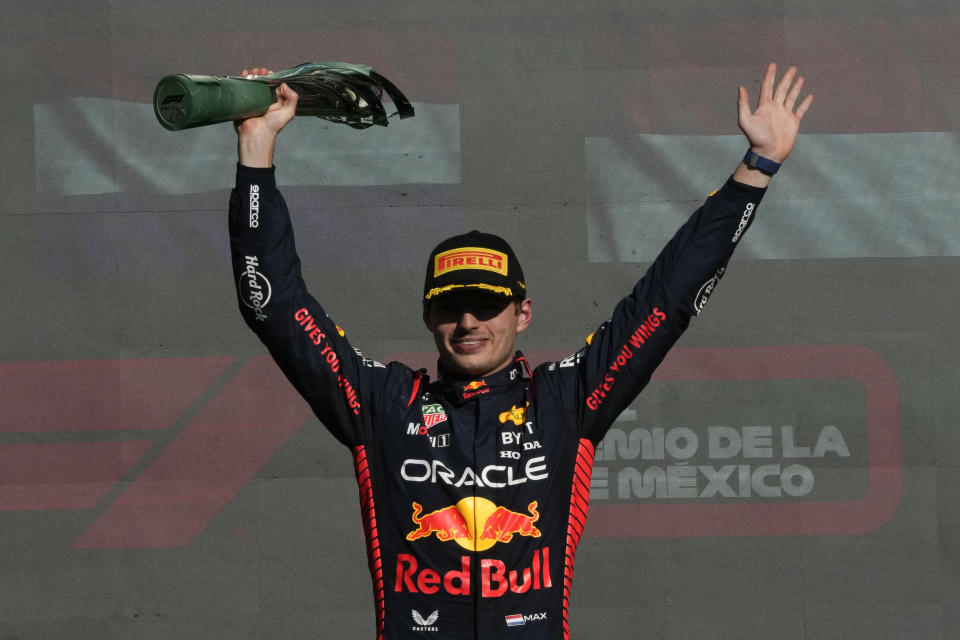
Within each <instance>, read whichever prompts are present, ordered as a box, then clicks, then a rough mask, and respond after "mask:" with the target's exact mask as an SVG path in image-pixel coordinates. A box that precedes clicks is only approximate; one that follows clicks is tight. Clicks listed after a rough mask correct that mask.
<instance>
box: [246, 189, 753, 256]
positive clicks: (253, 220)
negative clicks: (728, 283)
mask: <svg viewBox="0 0 960 640" xmlns="http://www.w3.org/2000/svg"><path fill="white" fill-rule="evenodd" d="M259 226H260V185H258V184H252V185H250V228H251V229H256V228H257V227H259ZM734 242H736V241H734Z"/></svg>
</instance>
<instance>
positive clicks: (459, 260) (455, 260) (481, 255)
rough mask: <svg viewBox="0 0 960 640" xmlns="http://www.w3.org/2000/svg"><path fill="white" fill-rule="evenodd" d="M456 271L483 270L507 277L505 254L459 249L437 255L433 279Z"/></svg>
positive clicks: (480, 249) (490, 250)
mask: <svg viewBox="0 0 960 640" xmlns="http://www.w3.org/2000/svg"><path fill="white" fill-rule="evenodd" d="M457 269H483V270H484V271H493V272H494V273H499V274H500V275H502V276H505V275H507V254H505V253H501V252H500V251H494V250H493V249H484V248H482V247H460V248H458V249H450V250H449V251H444V252H443V253H438V254H437V255H436V257H435V258H434V261H433V277H434V278H437V277H439V276H442V275H443V274H445V273H450V272H451V271H456V270H457Z"/></svg>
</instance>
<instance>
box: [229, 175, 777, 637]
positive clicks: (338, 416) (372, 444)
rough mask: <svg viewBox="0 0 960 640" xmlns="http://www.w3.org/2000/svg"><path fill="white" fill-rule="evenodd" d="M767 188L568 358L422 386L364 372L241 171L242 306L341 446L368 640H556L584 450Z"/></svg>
mask: <svg viewBox="0 0 960 640" xmlns="http://www.w3.org/2000/svg"><path fill="white" fill-rule="evenodd" d="M763 192H764V190H763V189H757V188H754V187H749V186H746V185H743V184H739V183H736V182H734V181H732V180H730V181H728V182H727V183H726V184H725V185H724V186H723V188H721V189H720V190H719V191H717V192H716V193H715V194H713V195H712V196H710V197H709V198H708V199H707V200H706V202H705V204H704V205H703V206H702V207H700V208H699V209H698V210H697V211H696V212H694V214H693V215H692V217H691V218H690V219H689V220H688V221H687V222H686V223H685V224H684V225H683V226H682V227H681V229H680V230H679V231H678V232H677V234H676V235H675V236H674V237H673V239H672V240H671V241H670V242H669V243H668V244H667V246H666V247H665V248H664V250H663V251H662V252H661V253H660V255H659V256H658V257H657V259H656V261H655V262H654V263H653V265H652V266H651V267H650V269H649V270H648V271H647V273H646V275H645V276H644V277H643V279H641V280H640V281H639V282H638V283H637V285H636V286H635V287H634V289H633V291H632V292H631V293H630V294H629V295H628V296H627V297H625V298H624V299H623V300H621V301H620V303H619V304H618V305H617V307H616V309H615V310H614V312H613V316H612V318H611V319H610V320H608V321H607V322H605V323H603V324H602V325H601V326H600V328H599V329H597V331H596V332H595V333H594V334H593V335H592V336H591V338H589V339H588V343H587V344H586V345H585V346H584V347H583V348H582V349H580V350H579V351H577V352H576V353H574V354H572V355H571V356H570V357H568V358H565V359H564V360H561V361H559V362H554V363H550V364H544V365H541V366H539V367H537V368H536V370H534V371H533V372H532V374H531V373H530V372H529V370H528V369H527V367H526V363H525V361H524V359H523V357H522V355H520V354H519V353H518V355H517V359H516V362H514V364H513V365H512V366H510V367H509V368H507V369H505V370H502V371H500V372H498V373H496V374H494V375H491V376H489V377H487V378H485V379H483V380H456V381H449V382H446V381H444V380H443V375H442V374H441V379H440V380H437V381H431V380H430V379H429V378H428V377H427V376H426V375H425V374H424V373H423V372H419V371H414V370H412V369H410V368H409V367H407V366H405V365H403V364H400V363H396V362H392V363H390V364H387V365H383V364H380V363H378V362H374V361H372V360H369V359H367V358H365V357H363V355H362V354H361V353H360V352H359V351H357V350H356V349H354V348H353V347H352V346H351V345H350V343H349V342H347V339H346V338H345V337H344V335H343V332H342V331H341V330H340V329H339V327H337V325H336V324H335V323H334V322H333V321H332V320H331V319H330V318H328V317H327V314H326V313H325V312H324V310H323V308H322V307H321V306H320V304H319V303H317V301H316V300H314V299H313V297H311V295H310V294H309V293H308V292H307V288H306V285H305V284H304V282H303V280H302V278H301V274H300V261H299V259H298V257H297V253H296V250H295V248H294V239H293V231H292V228H291V224H290V218H289V213H288V211H287V207H286V204H285V203H284V200H283V198H282V197H281V195H280V192H279V191H278V190H277V188H276V183H275V180H274V172H273V170H272V169H251V168H247V167H243V166H240V167H238V171H237V182H236V188H235V189H234V191H233V193H232V196H231V199H230V240H231V248H232V253H233V268H234V277H235V282H237V286H238V295H239V302H240V310H241V312H242V314H243V317H244V319H245V320H246V322H247V324H248V325H249V326H250V328H251V329H253V330H254V331H255V332H256V333H257V335H258V336H259V337H260V339H261V340H262V341H263V342H264V344H266V346H267V348H268V349H269V350H270V353H271V354H272V355H273V357H274V358H275V359H276V361H277V363H278V364H279V366H280V368H281V369H282V370H283V371H284V373H285V374H286V376H287V377H288V378H289V380H290V382H292V383H293V385H294V386H295V387H296V389H297V390H298V391H299V392H300V393H301V394H302V395H303V397H304V398H305V399H306V400H307V402H308V403H309V404H310V406H311V407H312V408H313V410H314V412H316V415H317V416H318V417H319V419H320V420H321V421H322V422H323V424H324V425H325V426H326V427H327V428H328V429H329V430H330V431H331V432H332V433H333V435H334V436H335V437H336V438H337V439H338V440H339V441H340V442H342V443H343V444H345V445H346V446H347V447H349V448H350V450H351V451H352V453H353V457H354V460H355V464H356V473H357V481H358V484H359V487H360V506H361V510H362V515H363V522H364V529H365V533H366V538H367V548H368V554H369V564H370V573H371V575H372V578H373V587H374V602H375V607H376V616H377V620H376V628H377V637H378V638H387V639H391V640H396V639H398V638H421V637H422V638H435V639H436V638H449V639H455V638H464V639H466V638H470V639H483V640H489V639H493V638H523V639H532V638H538V639H540V638H550V639H555V638H568V637H569V625H568V620H567V613H568V609H569V598H570V587H571V581H572V578H573V561H574V553H575V551H576V548H577V543H578V542H579V539H580V536H581V533H582V532H583V527H584V522H585V520H586V517H587V503H588V498H589V490H590V472H591V467H592V464H593V456H594V447H595V446H596V444H597V443H598V442H599V441H600V440H601V438H602V437H603V435H604V434H605V433H606V431H607V429H608V428H609V427H610V425H611V423H612V422H613V421H614V419H615V418H616V417H617V415H618V414H619V413H620V412H622V411H623V410H624V409H625V408H626V407H627V406H628V405H629V404H630V402H631V401H632V400H633V399H634V397H635V396H636V395H637V394H638V393H639V391H640V390H641V389H642V388H643V387H644V386H645V385H646V383H647V382H648V381H649V379H650V376H651V374H652V373H653V370H654V369H655V368H656V367H657V365H658V364H659V363H660V362H661V360H662V359H663V358H664V356H665V355H666V353H667V351H668V349H669V348H670V347H671V345H673V344H674V342H675V341H676V340H677V339H678V338H679V337H680V334H681V333H682V332H683V330H684V329H685V328H686V327H687V324H688V323H689V320H690V317H691V316H692V315H694V314H695V313H697V312H698V311H699V309H700V308H701V307H702V305H703V303H704V302H705V301H706V297H707V296H709V294H710V292H711V291H712V290H713V288H714V286H715V285H716V283H717V281H718V280H719V278H720V276H721V275H722V274H723V271H724V269H725V267H726V264H727V261H728V260H729V258H730V255H731V253H732V252H733V249H734V247H735V246H736V244H737V242H738V241H739V239H740V237H741V236H742V234H743V232H744V231H745V230H746V228H747V227H748V226H749V225H750V223H751V221H752V219H753V214H754V213H755V211H756V206H757V204H758V202H759V200H760V198H761V197H762V195H763Z"/></svg>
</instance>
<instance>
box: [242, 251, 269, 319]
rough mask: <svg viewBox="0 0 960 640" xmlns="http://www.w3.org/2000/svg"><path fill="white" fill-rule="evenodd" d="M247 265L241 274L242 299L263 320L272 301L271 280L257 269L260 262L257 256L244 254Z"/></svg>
mask: <svg viewBox="0 0 960 640" xmlns="http://www.w3.org/2000/svg"><path fill="white" fill-rule="evenodd" d="M243 259H244V260H245V261H246V266H245V268H244V270H243V273H241V274H240V282H239V283H238V285H237V286H238V287H239V289H240V299H241V300H242V301H243V304H245V305H246V306H248V307H250V308H251V309H253V313H254V317H255V318H256V319H257V320H259V321H260V322H263V321H264V320H266V319H267V314H265V313H264V312H263V310H264V308H265V307H266V306H267V304H269V302H270V293H271V291H270V281H269V280H267V278H266V276H264V275H263V274H262V273H260V272H259V271H257V267H259V266H260V262H259V261H258V260H257V257H256V256H244V258H243Z"/></svg>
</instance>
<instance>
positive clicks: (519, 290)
mask: <svg viewBox="0 0 960 640" xmlns="http://www.w3.org/2000/svg"><path fill="white" fill-rule="evenodd" d="M464 288H474V289H482V290H485V291H489V292H491V293H496V294H500V295H503V296H506V297H507V298H517V299H523V298H526V297H527V287H526V285H525V284H524V282H523V270H522V269H521V268H520V263H519V262H518V261H517V256H516V254H514V253H513V249H511V248H510V245H509V244H507V241H506V240H504V239H503V238H501V237H500V236H495V235H493V234H491V233H481V232H480V231H476V230H474V231H471V232H470V233H464V234H463V235H459V236H453V237H452V238H447V239H446V240H444V241H443V242H441V243H440V244H438V245H437V246H436V248H435V249H434V250H433V251H432V252H431V253H430V260H429V261H428V262H427V276H426V279H425V280H424V283H423V300H424V302H426V301H428V300H431V299H433V298H434V297H436V296H439V295H443V294H445V293H449V292H452V291H458V290H462V289H464Z"/></svg>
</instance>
